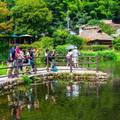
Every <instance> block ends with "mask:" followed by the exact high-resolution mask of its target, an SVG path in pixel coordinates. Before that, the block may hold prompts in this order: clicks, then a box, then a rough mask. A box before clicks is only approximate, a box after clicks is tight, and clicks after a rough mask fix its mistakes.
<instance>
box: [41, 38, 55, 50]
mask: <svg viewBox="0 0 120 120" xmlns="http://www.w3.org/2000/svg"><path fill="white" fill-rule="evenodd" d="M40 47H41V48H50V47H53V38H51V37H42V38H41V41H40Z"/></svg>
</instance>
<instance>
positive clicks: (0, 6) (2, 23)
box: [0, 2, 12, 34]
mask: <svg viewBox="0 0 120 120" xmlns="http://www.w3.org/2000/svg"><path fill="white" fill-rule="evenodd" d="M10 32H12V20H10V11H9V10H8V8H7V4H6V3H5V2H0V33H1V34H9V33H10Z"/></svg>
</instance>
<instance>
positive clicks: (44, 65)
mask: <svg viewBox="0 0 120 120" xmlns="http://www.w3.org/2000/svg"><path fill="white" fill-rule="evenodd" d="M1 63H2V64H3V65H2V66H0V78H1V77H6V76H7V70H9V69H16V70H17V69H19V67H20V66H12V67H8V66H7V64H6V63H7V60H6V62H5V60H4V62H3V61H2V59H1ZM54 63H55V65H56V66H63V67H62V69H63V70H64V69H66V67H65V68H64V66H67V60H66V56H65V55H60V56H59V55H56V56H55V59H54ZM29 66H31V65H29V64H23V65H22V67H23V68H25V67H29ZM78 66H79V67H77V68H75V67H74V65H73V60H72V57H71V58H70V64H69V66H68V67H67V69H68V70H69V71H70V72H73V70H74V69H79V68H84V69H90V70H95V71H98V70H99V56H84V55H80V56H79V57H78ZM39 68H41V69H39ZM35 69H36V70H37V71H43V70H46V71H49V70H50V69H51V65H50V61H49V59H48V58H47V61H46V62H45V57H44V56H42V57H36V58H35ZM3 71H5V72H3ZM14 71H15V70H14ZM1 73H3V74H1ZM26 73H28V71H22V72H19V75H22V74H26Z"/></svg>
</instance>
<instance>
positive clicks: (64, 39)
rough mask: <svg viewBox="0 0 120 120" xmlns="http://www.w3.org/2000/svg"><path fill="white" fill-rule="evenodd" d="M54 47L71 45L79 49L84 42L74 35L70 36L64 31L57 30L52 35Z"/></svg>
mask: <svg viewBox="0 0 120 120" xmlns="http://www.w3.org/2000/svg"><path fill="white" fill-rule="evenodd" d="M53 38H54V46H57V45H64V44H72V45H76V46H77V47H80V46H81V45H82V44H83V43H84V42H83V41H84V40H83V39H82V38H80V37H79V36H76V35H71V34H70V33H69V32H68V31H67V30H66V29H57V30H56V31H55V32H54V33H53Z"/></svg>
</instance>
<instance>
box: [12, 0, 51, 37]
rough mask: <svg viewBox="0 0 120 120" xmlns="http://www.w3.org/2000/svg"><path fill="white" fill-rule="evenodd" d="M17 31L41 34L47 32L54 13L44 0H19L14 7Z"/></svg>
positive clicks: (13, 13) (13, 12)
mask: <svg viewBox="0 0 120 120" xmlns="http://www.w3.org/2000/svg"><path fill="white" fill-rule="evenodd" d="M12 16H13V18H14V22H15V33H19V34H33V35H37V36H40V35H41V34H42V33H44V34H45V33H46V32H47V28H48V27H49V24H50V23H51V21H52V13H51V11H50V10H49V9H48V8H47V7H46V4H45V2H44V1H43V0H35V1H34V0H25V1H24V2H23V0H17V1H16V4H15V7H13V8H12Z"/></svg>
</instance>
